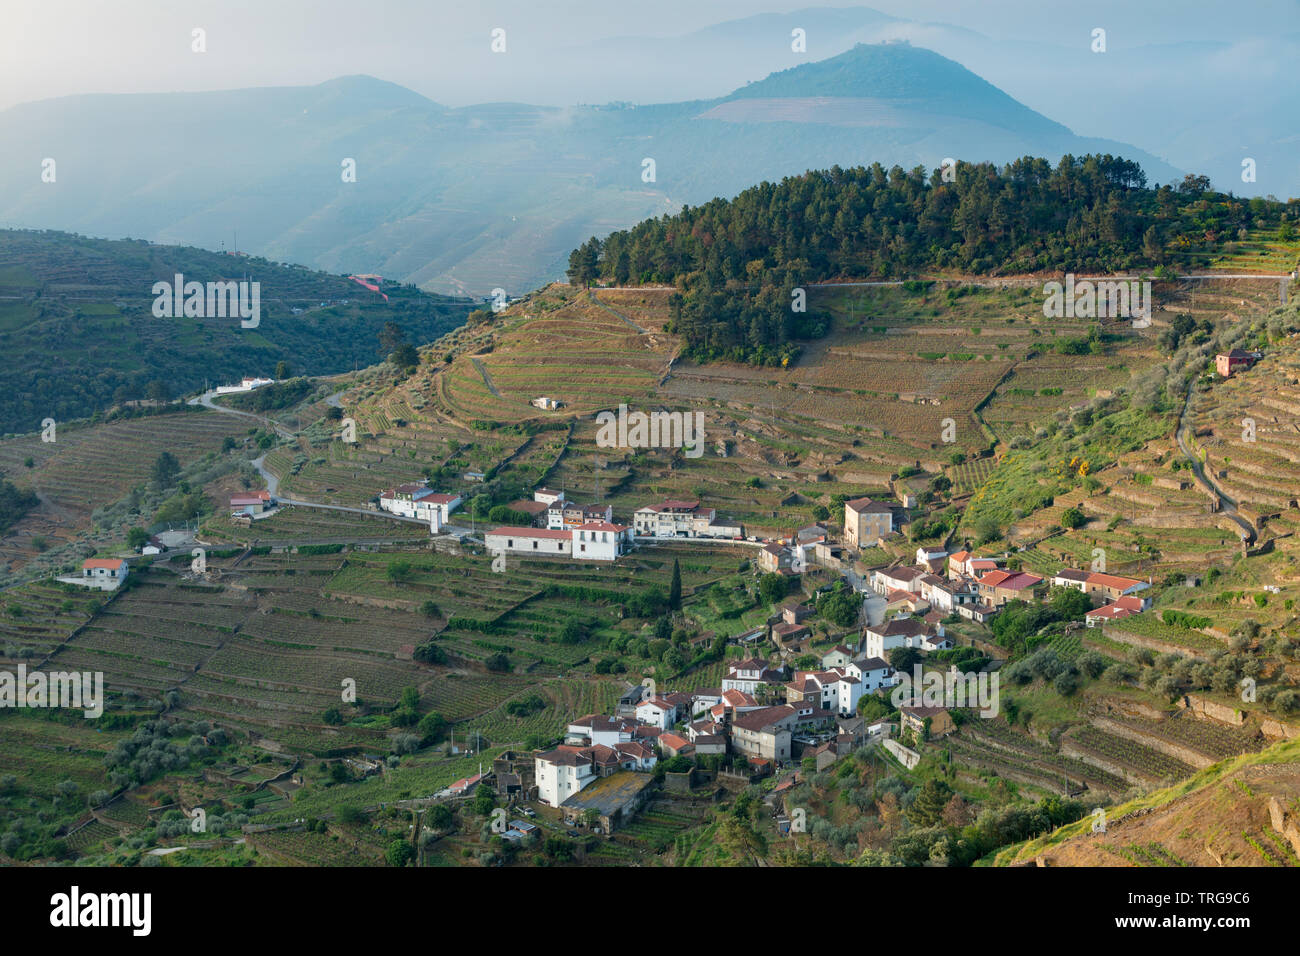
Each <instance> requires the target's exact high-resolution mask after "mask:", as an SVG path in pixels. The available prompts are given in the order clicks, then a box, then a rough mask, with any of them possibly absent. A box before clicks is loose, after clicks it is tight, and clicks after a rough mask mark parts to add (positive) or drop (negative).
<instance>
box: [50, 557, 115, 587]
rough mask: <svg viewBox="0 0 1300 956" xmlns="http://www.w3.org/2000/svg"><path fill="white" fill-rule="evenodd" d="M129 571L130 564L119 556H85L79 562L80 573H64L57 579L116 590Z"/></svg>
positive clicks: (84, 585)
mask: <svg viewBox="0 0 1300 956" xmlns="http://www.w3.org/2000/svg"><path fill="white" fill-rule="evenodd" d="M129 573H130V566H129V565H128V564H127V563H126V561H124V560H122V559H121V558H87V559H86V560H85V561H83V562H81V574H80V575H66V576H64V577H61V578H59V580H60V581H65V582H67V583H68V584H80V585H81V586H82V587H87V588H95V589H96V590H99V591H116V590H117V589H118V588H119V587H121V586H122V584H123V582H125V581H126V576H127V575H128V574H129Z"/></svg>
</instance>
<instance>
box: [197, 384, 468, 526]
mask: <svg viewBox="0 0 1300 956" xmlns="http://www.w3.org/2000/svg"><path fill="white" fill-rule="evenodd" d="M215 394H216V392H214V391H208V392H204V393H203V394H202V395H200V396H198V397H197V398H191V399H190V400H189V404H191V405H202V406H203V407H204V408H210V409H212V410H213V411H216V412H224V413H225V414H227V415H239V416H241V417H243V418H251V419H253V420H254V421H258V422H261V423H262V424H264V425H267V426H270V427H272V428H274V429H275V431H276V434H278V435H280V436H281V437H282V438H287V439H289V440H290V441H292V440H293V439H295V438H297V435H295V434H294V433H293V432H291V431H289V430H288V429H287V428H283V427H281V426H280V425H277V424H276V423H275V422H273V421H271V419H269V418H267V417H265V416H263V415H255V414H253V413H252V412H242V411H239V410H238V409H234V408H226V407H225V406H224V405H218V404H216V403H215V402H213V401H212V397H213V396H214V395H215ZM342 394H343V392H341V391H340V392H335V393H334V394H333V395H330V396H329V397H328V398H326V399H325V401H326V403H327V404H331V405H335V406H337V405H338V397H339V396H340V395H342ZM251 464H252V466H253V467H254V468H256V469H257V473H258V474H259V475H261V476H262V480H263V481H265V482H266V490H267V491H269V492H270V493H271V496H272V497H273V498H275V499H276V500H277V501H278V502H279V503H280V504H282V505H296V506H298V507H299V508H320V509H322V510H325V511H345V512H348V513H349V514H358V515H371V516H377V517H380V518H387V519H389V520H390V521H405V522H408V523H412V524H419V525H424V526H425V527H428V525H429V523H428V522H427V521H424V520H423V519H421V518H407V517H403V516H402V515H395V514H390V513H389V512H387V511H377V510H375V509H373V508H351V507H348V506H346V505H327V504H322V503H321V502H319V501H306V500H304V499H302V498H285V497H282V496H281V495H280V494H279V491H280V479H279V478H277V477H276V476H275V474H274V473H272V472H271V471H270V470H269V469H268V468H267V467H266V455H264V454H263V455H259V456H258V457H257V458H254V459H253V461H252V462H251ZM253 526H254V527H256V526H257V523H256V522H254V523H253ZM446 533H448V534H454V533H455V532H454V531H452V529H450V528H448V529H447V532H446Z"/></svg>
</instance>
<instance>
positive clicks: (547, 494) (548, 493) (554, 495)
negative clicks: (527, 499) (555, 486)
mask: <svg viewBox="0 0 1300 956" xmlns="http://www.w3.org/2000/svg"><path fill="white" fill-rule="evenodd" d="M533 500H534V501H540V502H541V503H542V504H544V505H553V504H555V503H556V502H557V501H563V500H564V492H563V491H553V490H552V489H550V488H538V489H537V490H536V491H534V492H533Z"/></svg>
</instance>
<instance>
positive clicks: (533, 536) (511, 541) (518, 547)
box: [483, 527, 573, 557]
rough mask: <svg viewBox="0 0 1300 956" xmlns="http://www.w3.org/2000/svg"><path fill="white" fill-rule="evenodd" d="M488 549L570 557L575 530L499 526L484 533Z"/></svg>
mask: <svg viewBox="0 0 1300 956" xmlns="http://www.w3.org/2000/svg"><path fill="white" fill-rule="evenodd" d="M483 543H484V544H486V545H487V549H488V551H491V552H492V553H494V554H495V553H496V552H498V551H505V552H508V553H510V554H529V555H535V556H548V555H550V556H555V555H558V556H560V557H568V556H570V555H572V554H573V532H572V531H565V530H562V529H555V528H509V527H507V528H497V529H495V530H493V531H489V532H487V533H486V534H484V535H483Z"/></svg>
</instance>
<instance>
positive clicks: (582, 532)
mask: <svg viewBox="0 0 1300 956" xmlns="http://www.w3.org/2000/svg"><path fill="white" fill-rule="evenodd" d="M569 533H570V534H572V535H573V556H574V557H575V558H582V559H585V560H587V561H613V560H614V559H615V558H617V557H618V556H619V555H621V554H625V553H626V552H627V551H628V550H629V549H630V548H631V547H632V529H631V528H629V527H628V526H627V525H622V524H610V523H609V522H608V521H590V522H588V523H587V524H584V525H580V526H579V527H577V528H574V529H572V530H571V531H570V532H569Z"/></svg>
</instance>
